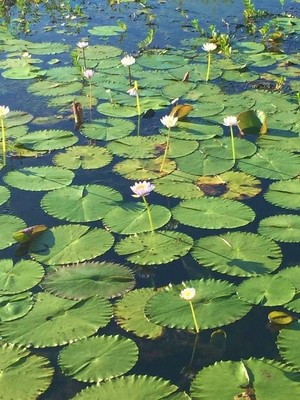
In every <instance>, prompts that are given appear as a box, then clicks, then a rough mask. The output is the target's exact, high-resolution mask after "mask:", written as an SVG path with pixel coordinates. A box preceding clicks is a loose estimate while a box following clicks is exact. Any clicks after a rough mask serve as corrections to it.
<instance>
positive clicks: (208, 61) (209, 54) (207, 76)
mask: <svg viewBox="0 0 300 400" xmlns="http://www.w3.org/2000/svg"><path fill="white" fill-rule="evenodd" d="M207 57H208V58H207V72H206V79H205V81H206V82H207V81H208V80H209V74H210V64H211V52H210V51H209V52H208V54H207Z"/></svg>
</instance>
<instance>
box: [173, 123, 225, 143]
mask: <svg viewBox="0 0 300 400" xmlns="http://www.w3.org/2000/svg"><path fill="white" fill-rule="evenodd" d="M222 135H223V130H222V128H221V127H220V126H217V125H210V124H200V123H195V122H190V121H180V122H179V123H178V126H177V127H176V131H174V133H173V132H172V131H171V136H172V137H173V136H176V138H178V139H186V140H195V139H196V140H206V139H211V138H213V137H215V136H222Z"/></svg>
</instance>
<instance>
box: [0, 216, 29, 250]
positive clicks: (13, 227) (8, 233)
mask: <svg viewBox="0 0 300 400" xmlns="http://www.w3.org/2000/svg"><path fill="white" fill-rule="evenodd" d="M0 226H1V229H0V250H3V249H6V248H7V247H9V246H11V245H12V244H13V243H15V239H14V238H13V234H14V232H16V231H18V230H19V229H24V228H25V227H26V225H25V222H24V221H23V220H21V219H20V218H18V217H15V216H13V215H7V214H0Z"/></svg>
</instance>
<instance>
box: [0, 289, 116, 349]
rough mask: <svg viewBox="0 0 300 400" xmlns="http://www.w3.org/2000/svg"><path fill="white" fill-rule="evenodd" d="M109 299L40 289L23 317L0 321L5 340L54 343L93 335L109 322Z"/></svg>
mask: <svg viewBox="0 0 300 400" xmlns="http://www.w3.org/2000/svg"><path fill="white" fill-rule="evenodd" d="M110 318H111V307H110V305H109V303H108V300H105V299H101V298H99V297H91V298H89V299H86V300H81V301H74V300H68V299H62V298H60V297H56V296H53V295H51V294H49V293H46V292H45V293H38V294H37V295H35V297H34V307H33V308H32V310H31V311H30V312H29V313H28V314H27V315H26V316H25V317H23V318H21V319H18V320H15V321H11V322H9V323H6V324H2V325H0V334H1V336H2V337H3V339H4V340H6V341H9V342H10V343H14V344H22V345H26V346H33V347H48V346H51V347H54V346H60V345H63V344H66V343H68V342H72V341H76V340H79V339H83V338H86V337H87V336H91V335H93V334H94V333H95V332H97V330H98V329H99V328H101V327H104V326H106V325H107V324H108V322H109V320H110Z"/></svg>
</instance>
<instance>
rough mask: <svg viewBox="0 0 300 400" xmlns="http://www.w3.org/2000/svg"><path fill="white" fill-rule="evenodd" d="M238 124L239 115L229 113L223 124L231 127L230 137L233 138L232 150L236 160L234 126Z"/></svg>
mask: <svg viewBox="0 0 300 400" xmlns="http://www.w3.org/2000/svg"><path fill="white" fill-rule="evenodd" d="M237 124H238V120H237V117H236V116H234V115H229V116H228V117H225V118H224V120H223V125H225V126H229V127H230V138H231V150H232V160H233V161H234V162H235V145H234V136H233V129H232V127H233V126H235V125H237Z"/></svg>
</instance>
